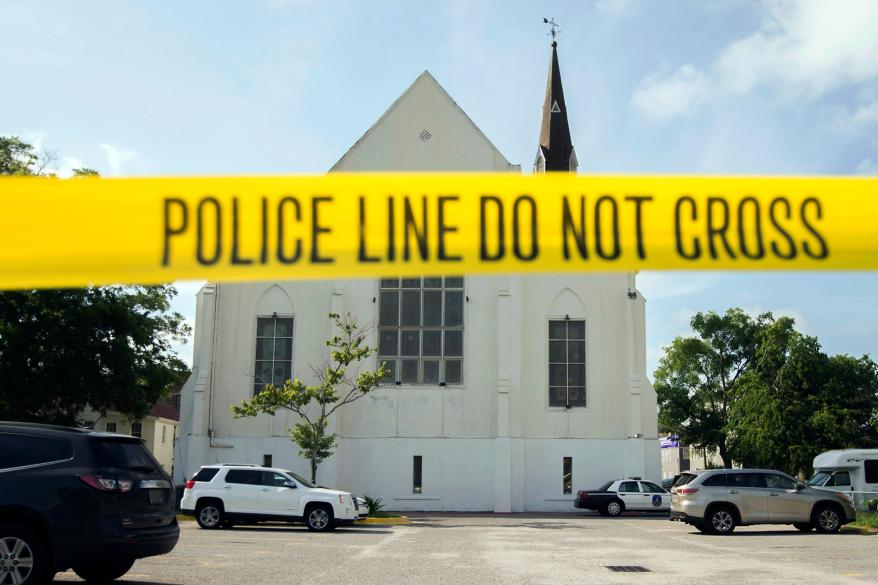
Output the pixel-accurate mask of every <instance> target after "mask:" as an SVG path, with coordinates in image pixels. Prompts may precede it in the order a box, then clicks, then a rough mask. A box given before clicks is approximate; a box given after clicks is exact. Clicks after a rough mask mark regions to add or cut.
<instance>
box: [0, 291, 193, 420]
mask: <svg viewBox="0 0 878 585" xmlns="http://www.w3.org/2000/svg"><path fill="white" fill-rule="evenodd" d="M175 293H176V291H175V290H174V288H173V287H172V286H149V287H146V286H139V287H118V286H111V287H94V288H85V289H69V290H35V291H5V292H2V293H0V419H2V420H21V421H35V422H46V423H57V424H74V423H75V422H76V417H77V414H78V413H79V412H81V411H82V409H83V408H84V407H86V406H91V407H92V408H94V409H95V410H98V411H106V410H109V409H113V410H118V411H120V412H122V413H123V414H125V415H127V416H129V417H131V418H140V417H142V416H144V415H145V414H147V413H148V412H149V410H150V409H151V408H152V406H153V405H154V404H155V403H156V401H157V400H158V399H159V398H161V397H164V396H167V395H168V394H169V393H170V391H171V390H172V389H174V388H177V387H179V386H180V384H182V383H183V382H184V381H185V380H186V377H187V376H188V375H189V368H188V367H187V366H186V365H185V364H184V363H183V362H182V361H180V359H179V358H178V357H177V356H176V354H175V353H174V352H173V350H172V344H173V343H174V341H176V340H181V339H184V338H185V337H186V336H188V334H189V332H190V329H189V327H188V326H187V325H186V324H185V322H184V321H183V317H182V315H180V314H179V313H175V312H172V311H171V310H170V300H171V298H172V297H173V296H174V294H175Z"/></svg>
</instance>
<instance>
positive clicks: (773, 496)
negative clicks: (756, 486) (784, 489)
mask: <svg viewBox="0 0 878 585" xmlns="http://www.w3.org/2000/svg"><path fill="white" fill-rule="evenodd" d="M768 495H769V496H771V497H772V498H776V497H777V494H776V493H774V492H771V493H770V494H768Z"/></svg>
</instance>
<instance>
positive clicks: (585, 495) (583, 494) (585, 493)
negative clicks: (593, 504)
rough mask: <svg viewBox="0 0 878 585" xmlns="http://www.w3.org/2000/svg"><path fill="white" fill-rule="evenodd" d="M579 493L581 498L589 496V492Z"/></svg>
mask: <svg viewBox="0 0 878 585" xmlns="http://www.w3.org/2000/svg"><path fill="white" fill-rule="evenodd" d="M577 495H578V496H579V497H580V498H587V497H588V492H579V493H578V494H577Z"/></svg>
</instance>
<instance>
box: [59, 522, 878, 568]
mask: <svg viewBox="0 0 878 585" xmlns="http://www.w3.org/2000/svg"><path fill="white" fill-rule="evenodd" d="M412 520H413V523H412V524H411V525H408V526H362V527H361V526H356V527H351V528H346V529H339V530H337V531H335V532H334V533H327V534H316V533H310V532H308V531H307V529H305V528H304V527H303V526H297V525H292V526H285V525H258V526H238V527H235V528H233V529H231V530H221V531H207V530H201V529H199V528H198V527H197V526H196V524H195V523H194V522H184V523H182V533H181V535H180V542H179V544H178V545H177V548H176V549H175V550H174V551H173V552H172V553H171V554H169V555H166V556H164V557H156V558H151V559H144V560H141V561H138V562H137V563H136V564H135V565H134V568H133V569H132V570H131V572H130V573H129V574H128V575H126V576H125V577H124V578H123V579H122V580H121V581H120V582H122V583H128V584H131V585H136V584H139V585H148V584H151V583H170V584H180V585H206V584H210V585H242V584H244V585H262V584H265V585H269V584H271V585H276V584H280V583H300V582H308V583H327V584H335V583H357V584H360V583H376V584H379V583H380V584H392V583H417V584H424V583H443V584H448V583H477V584H479V585H483V584H493V583H504V584H506V583H515V584H519V583H520V584H525V583H551V584H553V585H554V584H559V583H571V584H572V583H575V584H577V585H582V584H583V583H596V584H604V583H608V584H610V583H631V584H637V585H645V584H653V583H673V584H675V585H679V584H681V583H699V584H704V585H712V584H716V583H728V584H739V583H753V584H760V585H766V584H780V583H784V584H800V583H821V584H830V583H878V536H875V535H861V534H857V533H841V534H835V535H828V536H827V535H819V534H816V533H811V534H802V533H799V532H798V531H796V530H794V529H792V527H789V528H787V527H747V528H738V530H736V531H735V533H734V534H733V535H731V536H725V537H720V536H706V535H703V534H701V533H699V532H697V531H695V530H694V529H690V528H689V527H688V526H685V525H683V524H679V523H676V522H669V521H668V520H667V517H660V516H623V517H621V518H603V517H600V516H597V515H569V516H559V515H520V514H516V515H500V516H495V515H490V514H486V515H418V516H413V517H412ZM608 566H641V567H644V568H646V569H648V570H649V572H645V573H616V572H612V571H611V570H610V569H608V568H607V567H608ZM70 581H79V579H78V578H77V577H76V576H75V575H74V574H73V573H72V572H68V573H63V574H60V575H58V576H57V577H56V583H61V582H70Z"/></svg>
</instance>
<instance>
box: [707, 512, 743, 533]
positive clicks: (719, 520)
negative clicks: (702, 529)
mask: <svg viewBox="0 0 878 585" xmlns="http://www.w3.org/2000/svg"><path fill="white" fill-rule="evenodd" d="M707 522H708V524H707V527H708V528H709V529H710V531H711V532H712V533H713V534H731V533H732V532H734V530H735V526H736V525H737V521H736V520H735V514H734V513H733V512H732V510H731V509H730V508H726V507H725V506H723V507H721V508H715V509H714V510H713V511H711V513H710V515H709V516H708V517H707Z"/></svg>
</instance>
